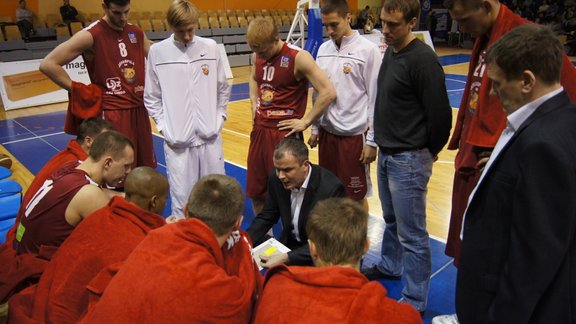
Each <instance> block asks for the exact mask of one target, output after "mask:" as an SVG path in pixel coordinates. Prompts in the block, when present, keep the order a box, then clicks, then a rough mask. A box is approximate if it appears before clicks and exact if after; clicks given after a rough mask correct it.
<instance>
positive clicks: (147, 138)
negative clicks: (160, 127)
mask: <svg viewBox="0 0 576 324" xmlns="http://www.w3.org/2000/svg"><path fill="white" fill-rule="evenodd" d="M104 119H106V120H108V121H109V122H110V123H112V126H114V128H115V129H116V130H117V131H118V132H120V133H122V134H124V135H126V136H127V137H128V138H130V140H131V141H132V144H133V145H134V163H133V164H132V167H133V168H134V167H137V166H149V167H151V168H155V167H156V155H155V154H154V144H153V142H152V127H151V126H150V119H149V118H148V112H147V111H146V108H144V106H142V107H138V108H135V109H113V110H107V109H105V110H104Z"/></svg>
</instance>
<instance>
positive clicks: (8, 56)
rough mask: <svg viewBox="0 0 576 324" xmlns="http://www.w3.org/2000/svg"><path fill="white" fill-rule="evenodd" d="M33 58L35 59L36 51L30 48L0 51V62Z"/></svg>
mask: <svg viewBox="0 0 576 324" xmlns="http://www.w3.org/2000/svg"><path fill="white" fill-rule="evenodd" d="M33 59H34V53H33V52H32V51H30V50H16V51H10V52H0V62H16V61H25V60H33Z"/></svg>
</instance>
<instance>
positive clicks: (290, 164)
mask: <svg viewBox="0 0 576 324" xmlns="http://www.w3.org/2000/svg"><path fill="white" fill-rule="evenodd" d="M274 168H275V169H276V170H275V173H271V174H270V176H269V177H268V198H266V202H265V203H264V209H263V210H262V212H261V213H260V214H258V216H257V217H255V218H254V221H253V222H252V224H251V225H250V228H248V231H247V232H248V234H250V236H251V237H252V240H253V241H254V244H260V243H262V241H264V239H265V238H266V233H267V232H268V231H269V230H270V229H271V228H272V226H274V224H276V223H277V222H278V219H280V220H281V221H282V234H281V235H280V239H279V241H280V242H281V243H282V244H284V245H286V246H287V247H288V248H290V249H291V251H290V252H288V253H282V254H278V255H274V256H271V257H266V256H261V257H260V259H261V261H262V266H263V267H264V268H269V267H272V266H274V265H276V264H282V263H286V264H290V265H312V258H311V257H310V250H309V249H308V236H307V235H306V222H307V221H308V213H309V212H310V210H311V209H312V208H313V207H314V205H316V203H317V202H318V201H320V200H323V199H326V198H329V197H344V195H345V191H344V186H342V184H341V183H340V180H338V178H337V177H336V176H335V175H334V174H332V173H331V172H330V171H328V170H326V169H323V168H322V167H319V166H316V165H313V164H311V163H310V161H308V148H307V147H306V144H304V142H302V140H298V139H295V138H291V137H288V138H285V139H283V140H282V141H281V142H280V143H278V145H276V149H275V150H274ZM295 214H296V217H295V216H294V215H295ZM295 225H297V226H295Z"/></svg>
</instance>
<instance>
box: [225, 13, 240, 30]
mask: <svg viewBox="0 0 576 324" xmlns="http://www.w3.org/2000/svg"><path fill="white" fill-rule="evenodd" d="M228 21H229V22H230V27H232V28H235V27H240V24H239V23H238V18H237V17H236V15H234V16H228Z"/></svg>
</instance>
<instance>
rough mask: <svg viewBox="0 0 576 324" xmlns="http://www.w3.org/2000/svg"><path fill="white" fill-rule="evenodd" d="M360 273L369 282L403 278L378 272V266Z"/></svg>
mask: <svg viewBox="0 0 576 324" xmlns="http://www.w3.org/2000/svg"><path fill="white" fill-rule="evenodd" d="M360 272H361V273H362V274H363V275H364V276H366V278H368V280H376V279H388V280H400V279H402V276H393V275H389V274H385V273H383V272H382V271H380V270H378V267H377V266H372V267H371V268H365V269H361V270H360Z"/></svg>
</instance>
